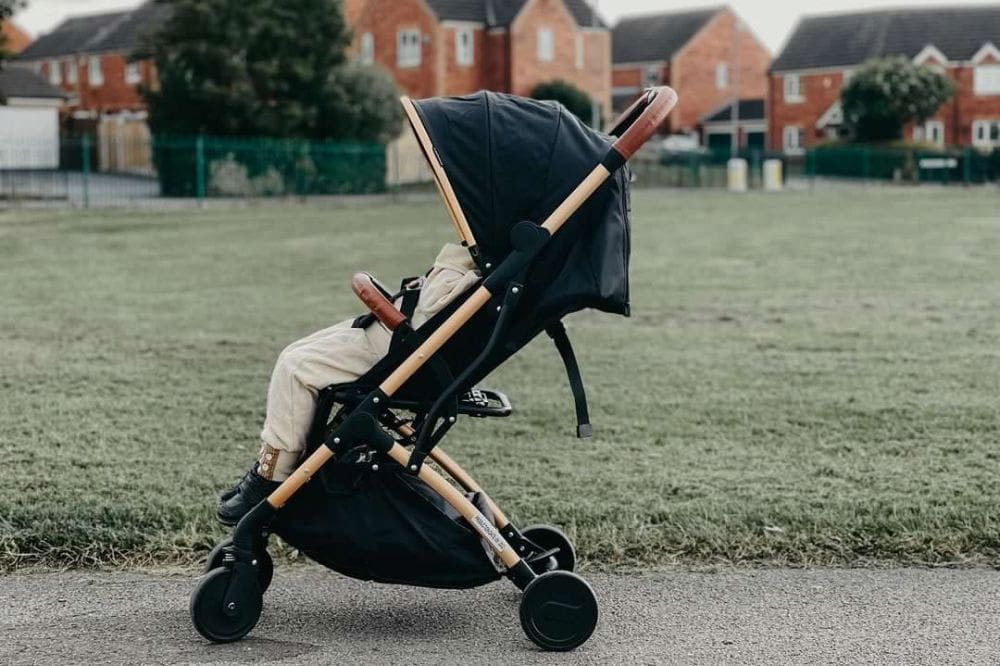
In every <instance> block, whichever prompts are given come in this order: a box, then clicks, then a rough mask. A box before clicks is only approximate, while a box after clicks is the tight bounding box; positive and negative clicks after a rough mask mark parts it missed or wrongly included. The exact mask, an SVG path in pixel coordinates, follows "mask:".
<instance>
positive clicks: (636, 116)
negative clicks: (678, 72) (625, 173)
mask: <svg viewBox="0 0 1000 666" xmlns="http://www.w3.org/2000/svg"><path fill="white" fill-rule="evenodd" d="M676 105H677V93H676V92H675V91H674V89H673V88H670V87H668V86H657V87H655V88H649V89H647V90H646V92H644V93H643V94H642V96H641V97H639V99H637V100H636V101H635V102H634V103H633V104H632V106H630V107H629V108H628V109H627V110H626V111H625V112H624V113H623V114H622V115H620V116H619V117H618V119H617V120H615V122H614V124H613V125H612V126H611V129H610V130H608V133H609V134H611V135H612V136H616V137H618V140H617V141H615V143H614V145H613V146H612V148H613V149H614V150H615V152H616V153H618V154H619V155H621V157H622V158H623V159H624V160H626V161H628V159H629V158H630V157H632V155H634V154H635V152H636V151H637V150H639V149H640V148H642V145H643V144H644V143H646V142H647V141H649V139H650V138H652V136H653V135H654V134H656V131H657V130H658V129H659V128H660V125H662V124H663V122H664V121H665V120H666V119H667V116H668V115H669V114H670V112H671V111H672V110H673V108H674V106H676Z"/></svg>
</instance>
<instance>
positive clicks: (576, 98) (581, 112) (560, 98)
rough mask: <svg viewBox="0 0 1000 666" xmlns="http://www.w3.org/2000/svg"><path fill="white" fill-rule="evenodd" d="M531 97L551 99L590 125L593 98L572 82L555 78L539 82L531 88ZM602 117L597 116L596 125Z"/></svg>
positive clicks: (600, 122) (601, 120)
mask: <svg viewBox="0 0 1000 666" xmlns="http://www.w3.org/2000/svg"><path fill="white" fill-rule="evenodd" d="M531 97H532V98H533V99H539V100H553V101H556V102H559V103H560V104H562V105H563V106H565V107H566V110H567V111H569V112H570V113H572V114H573V115H574V116H576V117H577V118H579V119H580V120H582V121H583V122H584V124H585V125H590V124H591V121H592V120H593V118H592V116H593V112H594V111H593V100H592V99H591V98H590V95H588V94H587V93H585V92H584V91H582V90H580V89H579V88H577V87H576V86H574V85H573V84H572V83H569V82H568V81H563V80H561V79H556V80H555V81H550V82H548V83H539V84H538V85H537V86H535V87H534V88H533V89H532V90H531ZM603 122H604V121H603V118H598V125H599V126H600V125H602V124H603Z"/></svg>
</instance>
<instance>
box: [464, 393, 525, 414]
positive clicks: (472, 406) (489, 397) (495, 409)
mask: <svg viewBox="0 0 1000 666" xmlns="http://www.w3.org/2000/svg"><path fill="white" fill-rule="evenodd" d="M513 411H514V408H513V407H512V406H511V404H510V399H508V398H507V396H506V395H504V394H503V393H501V392H500V391H493V390H491V389H481V388H474V389H472V390H471V391H468V392H467V393H465V394H464V395H462V396H460V397H459V398H458V413H459V414H465V415H466V416H473V417H476V418H487V417H491V416H492V417H505V416H510V415H511V413H512V412H513Z"/></svg>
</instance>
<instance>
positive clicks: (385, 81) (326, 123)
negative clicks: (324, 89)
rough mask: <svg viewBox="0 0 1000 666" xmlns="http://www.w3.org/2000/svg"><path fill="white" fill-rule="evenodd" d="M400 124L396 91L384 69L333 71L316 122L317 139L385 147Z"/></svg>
mask: <svg viewBox="0 0 1000 666" xmlns="http://www.w3.org/2000/svg"><path fill="white" fill-rule="evenodd" d="M402 122H403V109H402V106H401V105H400V103H399V91H398V90H397V89H396V83H395V81H393V79H392V76H390V75H389V73H388V72H386V71H385V70H384V69H382V68H381V67H378V66H376V65H361V64H358V63H347V64H345V65H343V66H341V67H338V68H337V69H335V70H334V71H333V73H332V75H331V77H330V86H329V90H328V97H327V99H326V102H325V105H324V108H323V110H322V113H321V114H320V117H319V119H318V127H317V132H318V134H319V135H320V136H323V137H325V138H328V139H350V140H353V141H372V142H378V143H388V142H389V141H391V140H392V139H394V138H395V137H397V136H398V135H399V130H400V129H401V126H402Z"/></svg>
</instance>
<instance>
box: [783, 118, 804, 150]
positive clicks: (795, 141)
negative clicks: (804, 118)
mask: <svg viewBox="0 0 1000 666" xmlns="http://www.w3.org/2000/svg"><path fill="white" fill-rule="evenodd" d="M783 138H784V148H785V152H786V153H788V154H790V155H797V154H801V153H802V128H801V127H799V126H798V125H790V126H787V127H785V131H784V137H783Z"/></svg>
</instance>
